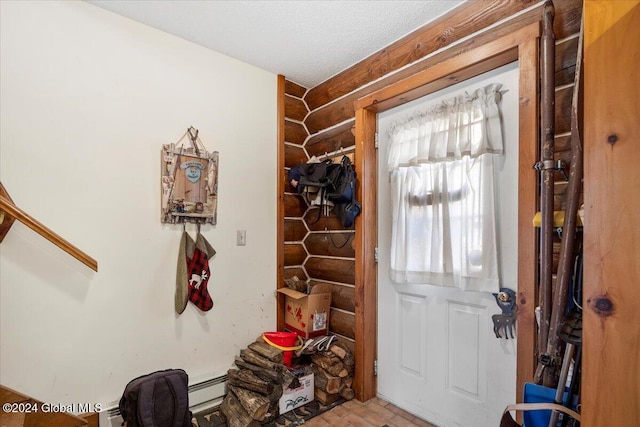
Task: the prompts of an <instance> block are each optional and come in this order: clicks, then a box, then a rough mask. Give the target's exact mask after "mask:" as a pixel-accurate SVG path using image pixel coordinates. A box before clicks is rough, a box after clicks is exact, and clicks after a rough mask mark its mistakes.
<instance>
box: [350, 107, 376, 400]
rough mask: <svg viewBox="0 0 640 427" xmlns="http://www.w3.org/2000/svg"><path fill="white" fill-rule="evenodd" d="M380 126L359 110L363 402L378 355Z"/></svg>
mask: <svg viewBox="0 0 640 427" xmlns="http://www.w3.org/2000/svg"><path fill="white" fill-rule="evenodd" d="M376 126H377V116H376V113H375V112H373V111H370V110H365V109H364V108H361V109H359V110H357V111H356V135H355V137H356V156H355V159H356V161H355V168H356V173H357V174H358V177H359V180H360V185H359V186H358V188H357V199H358V200H360V203H361V204H362V206H366V208H365V209H363V210H362V212H361V213H360V216H358V218H356V237H355V239H356V241H355V245H356V246H355V249H356V261H355V309H356V313H355V341H356V342H355V354H354V356H355V361H356V364H355V375H354V386H353V390H354V391H355V394H356V398H357V399H358V400H360V401H362V402H364V401H366V400H369V399H371V398H373V397H375V395H376V386H377V384H376V377H375V373H374V363H375V360H376V354H377V340H376V336H377V330H378V324H377V320H376V319H377V304H378V295H377V292H378V289H377V288H378V278H377V269H376V266H375V260H374V250H375V247H376V245H377V244H378V243H377V242H378V227H377V224H378V213H377V206H378V183H377V175H378V168H377V155H376V149H375V147H374V144H373V141H374V138H375V133H376Z"/></svg>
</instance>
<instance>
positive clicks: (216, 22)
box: [86, 0, 463, 88]
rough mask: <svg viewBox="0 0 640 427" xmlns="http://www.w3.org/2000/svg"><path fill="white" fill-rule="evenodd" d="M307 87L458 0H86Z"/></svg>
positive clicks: (392, 39)
mask: <svg viewBox="0 0 640 427" xmlns="http://www.w3.org/2000/svg"><path fill="white" fill-rule="evenodd" d="M86 1H88V2H89V3H92V4H94V5H96V6H99V7H101V8H104V9H107V10H110V11H112V12H115V13H117V14H119V15H123V16H125V17H128V18H131V19H133V20H135V21H138V22H140V23H143V24H146V25H149V26H151V27H154V28H157V29H159V30H162V31H165V32H167V33H170V34H173V35H176V36H178V37H181V38H184V39H186V40H189V41H192V42H194V43H197V44H199V45H202V46H205V47H207V48H210V49H212V50H215V51H217V52H220V53H223V54H226V55H228V56H231V57H233V58H236V59H239V60H241V61H243V62H246V63H248V64H252V65H255V66H257V67H260V68H262V69H264V70H267V71H270V72H272V73H275V74H282V75H284V76H285V77H287V79H288V80H291V81H293V82H296V83H298V84H300V85H302V86H304V87H307V88H312V87H315V86H317V85H318V84H319V83H321V82H323V81H325V80H327V79H328V78H330V77H331V76H333V75H335V74H338V73H339V72H340V71H342V70H344V69H346V68H348V67H350V66H351V65H353V64H356V63H358V62H359V61H361V60H362V59H364V58H366V57H368V56H369V55H371V54H372V53H375V52H377V51H378V50H380V49H382V48H383V47H385V46H387V45H389V44H391V43H392V42H394V41H396V40H398V39H399V38H401V37H402V36H404V35H406V34H409V33H410V32H412V31H413V30H415V29H417V28H419V27H421V26H423V25H424V24H426V23H427V22H430V21H432V20H434V19H436V18H437V17H438V16H440V15H442V14H444V13H445V12H447V11H448V10H450V9H453V8H454V7H456V6H457V5H459V4H460V3H463V0H420V1H413V0H376V1H366V0H360V1H351V0H350V1H338V0H335V1H325V0H262V1H256V0H235V1H231V0H227V1H223V0H188V1H180V0H86Z"/></svg>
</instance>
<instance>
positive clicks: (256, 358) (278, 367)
mask: <svg viewBox="0 0 640 427" xmlns="http://www.w3.org/2000/svg"><path fill="white" fill-rule="evenodd" d="M240 357H241V358H242V360H244V361H245V362H247V363H251V364H253V365H257V366H260V367H262V368H266V369H270V370H273V371H276V372H278V373H279V374H280V375H281V376H282V387H284V388H287V387H289V385H290V384H292V383H294V380H297V378H296V377H295V376H293V374H292V373H291V372H289V370H288V369H287V367H286V366H284V365H282V364H280V363H274V362H272V361H270V360H269V359H266V358H264V357H262V356H260V355H259V354H258V353H256V352H255V351H253V350H251V349H250V348H245V349H243V350H240Z"/></svg>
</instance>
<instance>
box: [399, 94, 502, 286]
mask: <svg viewBox="0 0 640 427" xmlns="http://www.w3.org/2000/svg"><path fill="white" fill-rule="evenodd" d="M501 87H502V85H500V84H492V85H489V86H486V87H484V88H482V89H478V90H476V91H475V92H473V93H472V94H467V95H462V96H457V97H455V98H452V99H449V100H447V101H445V102H443V103H441V104H439V105H437V106H436V107H434V108H432V109H430V110H429V111H426V112H424V113H421V114H417V115H414V116H412V117H411V118H409V119H408V120H406V121H405V122H402V123H397V124H395V125H393V126H392V127H391V129H390V136H391V144H390V149H389V156H388V163H387V165H388V169H389V171H390V173H391V201H392V221H393V223H392V238H391V242H392V243H391V279H392V280H393V281H394V282H397V283H423V284H432V285H440V286H456V287H459V288H462V289H464V290H473V291H483V292H497V291H498V289H499V277H498V259H497V250H496V219H495V206H494V182H493V178H494V174H493V163H494V157H495V156H497V155H501V154H502V153H503V143H502V123H501V112H500V103H501V92H500V88H501Z"/></svg>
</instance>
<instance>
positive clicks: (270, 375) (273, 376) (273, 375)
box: [235, 357, 282, 384]
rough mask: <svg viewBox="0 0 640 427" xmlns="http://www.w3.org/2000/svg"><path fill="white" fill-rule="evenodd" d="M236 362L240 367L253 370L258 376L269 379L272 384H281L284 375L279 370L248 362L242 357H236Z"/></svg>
mask: <svg viewBox="0 0 640 427" xmlns="http://www.w3.org/2000/svg"><path fill="white" fill-rule="evenodd" d="M235 364H236V366H237V367H238V368H240V369H248V370H250V371H251V372H253V373H254V374H255V375H256V376H257V377H258V378H261V379H263V380H265V381H268V382H270V383H272V384H281V383H282V375H281V374H280V373H279V372H278V371H273V370H271V369H266V368H262V367H260V366H256V365H253V364H251V363H247V362H245V361H244V360H242V358H240V357H236V360H235Z"/></svg>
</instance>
